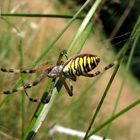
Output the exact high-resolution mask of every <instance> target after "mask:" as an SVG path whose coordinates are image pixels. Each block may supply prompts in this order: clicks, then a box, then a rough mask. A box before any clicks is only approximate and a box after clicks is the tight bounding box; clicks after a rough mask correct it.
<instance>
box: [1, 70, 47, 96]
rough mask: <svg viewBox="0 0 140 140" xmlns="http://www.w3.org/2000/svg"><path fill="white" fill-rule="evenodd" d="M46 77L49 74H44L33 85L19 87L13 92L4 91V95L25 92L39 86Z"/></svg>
mask: <svg viewBox="0 0 140 140" xmlns="http://www.w3.org/2000/svg"><path fill="white" fill-rule="evenodd" d="M46 76H47V74H46V73H43V74H41V75H40V77H39V79H38V80H36V81H34V82H33V83H31V84H25V85H24V86H21V87H19V88H17V89H13V90H4V91H3V94H11V93H14V92H20V91H24V90H25V89H28V88H31V87H34V86H36V85H37V84H39V83H40V82H41V81H42V80H43V79H44V78H45V77H46Z"/></svg>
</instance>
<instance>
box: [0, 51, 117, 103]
mask: <svg viewBox="0 0 140 140" xmlns="http://www.w3.org/2000/svg"><path fill="white" fill-rule="evenodd" d="M64 55H65V57H66V58H67V55H66V51H65V50H63V51H61V53H60V55H59V58H58V60H57V63H56V65H52V64H46V65H44V66H41V67H38V68H36V69H31V70H22V69H21V70H20V69H5V68H1V69H0V71H1V72H9V73H24V74H26V73H30V74H32V73H38V72H40V73H41V74H40V76H39V78H38V79H37V80H35V81H34V82H32V83H31V84H24V85H23V86H21V87H19V88H17V89H13V90H4V91H3V92H2V93H3V94H11V93H14V92H20V91H25V89H28V88H31V87H33V86H36V85H37V84H38V83H40V82H41V81H42V80H43V79H45V78H46V77H49V78H52V79H53V81H54V82H55V80H56V78H69V79H71V80H72V81H76V79H77V76H85V77H95V76H97V75H99V74H101V73H103V72H104V71H106V70H108V69H110V68H111V67H112V66H113V65H114V64H115V63H116V61H115V62H113V63H112V64H109V65H107V66H105V67H104V68H103V69H101V70H100V71H96V72H95V73H89V72H90V71H91V70H93V69H94V68H95V67H96V66H97V65H98V64H99V62H100V58H99V57H98V56H96V55H93V54H79V55H76V56H74V57H71V58H69V59H68V58H67V60H66V62H63V61H62V57H63V56H64ZM63 85H64V87H65V89H66V90H67V92H68V94H69V95H70V96H72V95H73V86H72V85H71V86H70V87H69V86H68V85H67V83H66V81H65V80H64V82H63ZM54 86H55V85H54ZM54 86H51V89H50V92H52V90H53V88H54ZM25 93H26V95H27V96H28V94H27V92H26V91H25ZM28 97H29V96H28ZM50 97H51V96H48V99H47V100H46V101H45V102H46V103H47V102H49V100H50ZM29 100H30V101H33V102H37V100H36V99H32V98H30V97H29Z"/></svg>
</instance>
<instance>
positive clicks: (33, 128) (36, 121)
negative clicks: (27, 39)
mask: <svg viewBox="0 0 140 140" xmlns="http://www.w3.org/2000/svg"><path fill="white" fill-rule="evenodd" d="M88 2H89V0H87V1H86V3H85V4H84V5H83V6H82V7H81V8H80V10H79V11H78V12H77V13H76V15H74V19H76V17H77V16H78V15H79V14H80V12H81V11H82V10H83V8H84V7H85V6H86V5H87V4H88ZM74 19H73V20H74ZM71 21H72V20H71ZM70 23H72V22H69V23H68V25H70ZM68 25H67V26H66V28H68ZM66 28H65V29H66ZM63 33H64V30H63V31H62V32H61V35H62V34H63ZM59 38H60V36H58V37H57V38H56V39H55V40H54V42H53V43H52V44H51V45H50V46H51V47H52V46H54V43H55V42H56V41H57V40H58V39H59ZM46 50H47V51H48V48H47V49H46ZM46 50H45V51H44V52H43V53H42V55H41V56H40V57H39V58H38V59H37V61H36V62H35V63H34V64H36V63H38V62H39V61H40V60H41V59H42V58H43V56H44V54H46ZM50 83H51V82H50ZM62 85H63V83H62V82H60V81H58V82H57V84H56V87H55V88H54V90H53V93H52V97H51V100H50V102H49V103H48V104H47V105H45V104H39V106H38V107H37V110H36V113H38V112H39V113H38V114H36V113H35V114H34V116H33V118H32V120H31V123H30V124H29V126H28V128H27V131H26V133H25V136H24V138H23V140H25V139H32V138H33V137H34V136H35V134H36V133H37V131H38V129H39V128H40V126H41V124H42V121H43V120H44V119H45V117H46V115H47V114H48V112H49V109H50V108H51V106H52V104H53V102H54V99H55V98H56V96H57V94H58V93H59V91H60V89H61V87H62ZM43 96H44V95H43ZM46 108H47V109H46ZM38 110H39V111H38ZM42 114H43V115H42ZM36 116H38V117H36ZM40 116H43V117H40Z"/></svg>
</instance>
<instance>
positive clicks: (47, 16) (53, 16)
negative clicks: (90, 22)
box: [0, 13, 84, 19]
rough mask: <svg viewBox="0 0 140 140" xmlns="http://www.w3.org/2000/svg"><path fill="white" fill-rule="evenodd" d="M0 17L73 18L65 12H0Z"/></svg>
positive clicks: (80, 17) (79, 17) (82, 17)
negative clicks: (58, 13)
mask: <svg viewBox="0 0 140 140" xmlns="http://www.w3.org/2000/svg"><path fill="white" fill-rule="evenodd" d="M0 16H1V17H27V18H31V17H35V18H37V17H38V18H43V17H44V18H65V19H67V18H68V19H69V18H70V19H71V18H73V15H66V14H63V15H62V14H61V15H57V14H38V13H30V14H29V13H12V14H11V13H1V15H0ZM76 19H84V16H77V17H76Z"/></svg>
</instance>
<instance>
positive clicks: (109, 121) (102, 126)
mask: <svg viewBox="0 0 140 140" xmlns="http://www.w3.org/2000/svg"><path fill="white" fill-rule="evenodd" d="M139 104H140V99H138V100H137V101H135V102H134V103H132V104H130V105H129V106H127V107H126V108H124V109H123V110H121V111H120V112H118V113H116V114H115V115H114V116H113V117H111V118H109V119H108V120H107V121H105V122H104V123H102V124H101V125H100V126H99V127H97V128H96V129H95V130H93V131H91V132H90V134H89V135H88V136H87V138H89V137H90V136H92V135H93V134H95V133H97V132H98V131H99V130H101V129H102V128H104V127H105V126H107V125H108V124H109V123H111V122H112V121H114V120H115V119H117V118H118V117H120V116H121V115H123V114H124V113H126V112H128V111H129V110H131V109H132V108H134V107H136V106H137V105H139Z"/></svg>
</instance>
